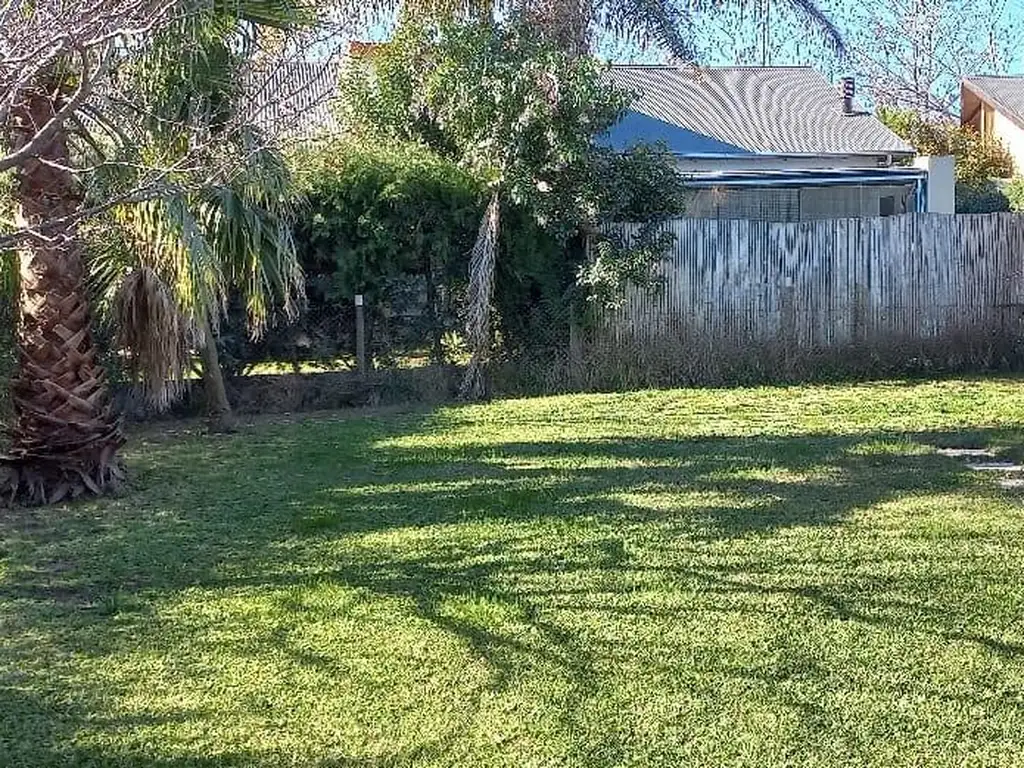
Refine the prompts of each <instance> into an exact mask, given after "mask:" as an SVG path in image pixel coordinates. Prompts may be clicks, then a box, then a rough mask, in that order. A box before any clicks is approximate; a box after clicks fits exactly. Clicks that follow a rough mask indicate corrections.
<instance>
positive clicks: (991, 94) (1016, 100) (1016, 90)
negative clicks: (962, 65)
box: [963, 75, 1024, 126]
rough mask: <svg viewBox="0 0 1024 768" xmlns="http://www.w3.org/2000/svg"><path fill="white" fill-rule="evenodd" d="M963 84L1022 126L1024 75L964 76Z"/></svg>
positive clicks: (1023, 121)
mask: <svg viewBox="0 0 1024 768" xmlns="http://www.w3.org/2000/svg"><path fill="white" fill-rule="evenodd" d="M963 86H964V88H965V89H967V90H969V91H971V92H972V93H973V94H974V95H975V96H977V97H978V98H979V99H982V100H983V101H987V102H988V103H989V104H991V105H992V106H993V107H995V108H996V109H998V110H999V111H1000V112H1002V113H1003V114H1005V115H1006V116H1007V117H1009V118H1011V119H1012V120H1013V121H1014V122H1016V123H1017V124H1018V125H1021V126H1024V75H1004V76H997V75H988V76H984V77H981V76H975V77H965V78H964V80H963Z"/></svg>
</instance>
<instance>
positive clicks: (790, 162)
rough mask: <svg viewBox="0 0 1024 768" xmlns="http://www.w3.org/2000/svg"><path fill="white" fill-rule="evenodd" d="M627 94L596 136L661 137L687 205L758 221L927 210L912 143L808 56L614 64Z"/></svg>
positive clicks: (629, 140)
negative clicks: (752, 61) (619, 116)
mask: <svg viewBox="0 0 1024 768" xmlns="http://www.w3.org/2000/svg"><path fill="white" fill-rule="evenodd" d="M610 76H611V79H612V80H613V81H614V82H615V83H616V84H617V85H619V86H622V87H624V88H627V89H628V90H630V91H632V92H633V93H634V94H635V95H636V100H635V101H634V102H633V105H632V107H631V109H630V110H629V111H628V112H627V114H626V116H625V118H624V119H623V120H622V121H621V122H620V123H619V124H618V125H616V126H615V127H614V128H612V129H611V131H609V133H608V134H607V135H606V136H605V137H604V140H605V142H606V143H607V144H609V145H610V146H612V147H614V148H616V149H620V150H625V149H628V148H629V147H630V146H633V145H636V144H639V143H660V144H662V145H663V146H664V147H665V148H666V149H667V150H668V151H669V152H671V153H672V155H673V156H674V158H675V163H676V166H677V168H678V169H679V172H680V173H683V174H686V176H687V178H688V184H689V185H690V186H691V187H692V188H693V190H694V195H693V199H692V200H691V202H690V204H689V205H688V213H687V215H689V216H693V217H702V218H741V219H758V220H767V221H801V220H808V219H823V218H838V217H865V216H886V215H894V214H900V213H909V212H915V211H923V210H928V209H929V208H928V205H927V192H926V187H927V179H928V175H929V173H928V170H927V169H923V168H914V167H907V166H906V165H901V164H900V163H901V161H902V162H903V163H905V162H906V161H907V160H908V159H910V158H913V157H914V155H915V151H914V148H913V147H911V146H910V145H909V144H907V143H906V142H905V141H903V140H902V139H901V138H899V137H898V136H897V135H896V134H895V133H893V132H892V131H891V130H889V129H888V128H887V127H886V126H885V125H883V124H882V123H881V121H879V120H878V119H877V118H876V117H875V116H874V115H872V114H870V113H869V112H866V111H863V110H860V109H858V108H857V106H856V104H855V102H854V95H855V94H854V92H853V81H852V80H850V79H847V80H844V81H843V84H842V88H837V87H836V86H834V85H832V84H831V83H829V82H828V81H827V80H826V79H825V78H824V77H823V76H822V75H820V74H819V73H817V72H815V71H814V70H813V69H809V68H806V67H702V68H699V69H697V68H693V67H678V66H651V65H613V66H612V67H611V69H610Z"/></svg>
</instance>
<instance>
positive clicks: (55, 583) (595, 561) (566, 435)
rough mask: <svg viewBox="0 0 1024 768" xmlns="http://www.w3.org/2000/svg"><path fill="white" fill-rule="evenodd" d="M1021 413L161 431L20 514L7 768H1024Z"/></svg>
mask: <svg viewBox="0 0 1024 768" xmlns="http://www.w3.org/2000/svg"><path fill="white" fill-rule="evenodd" d="M1021 389H1022V383H1021V382H1018V381H1015V380H1004V379H992V380H978V381H947V382H938V383H926V384H901V383H890V384H872V385H857V386H822V387H792V388H765V389H737V390H697V391H676V392H639V393H633V394H626V395H592V396H566V397H557V398H544V399H535V400H522V401H506V402H496V403H492V404H488V405H481V406H469V407H457V408H456V407H453V408H446V409H442V410H439V411H434V412H406V413H401V412H392V413H372V412H367V413H353V414H349V415H339V416H337V417H331V418H319V419H314V420H309V421H305V422H300V423H264V424H261V425H258V426H253V427H251V428H248V429H246V430H244V431H243V432H242V433H241V434H238V435H234V436H231V437H208V436H204V435H201V434H199V433H193V432H191V431H189V430H188V429H187V428H179V432H178V434H175V435H173V436H167V435H161V434H155V433H154V434H147V435H143V436H141V437H140V438H139V439H136V441H135V442H134V443H133V445H132V447H131V449H130V454H129V455H130V461H131V466H132V469H133V475H134V480H133V487H132V489H131V491H130V492H129V493H128V494H127V495H126V496H124V497H123V498H120V499H114V500H107V501H103V502H93V503H88V504H80V505H73V506H68V507H64V508H60V509H53V510H45V511H18V512H14V513H5V516H4V517H3V518H0V766H3V767H4V768H7V766H12V767H13V766H50V765H62V766H63V765H68V766H103V767H106V766H115V765H124V766H144V765H155V766H165V767H167V766H173V767H174V768H182V767H184V766H202V767H204V768H206V767H212V766H242V765H253V766H261V767H262V766H268V767H269V766H287V765H296V766H370V765H382V766H384V765H387V766H403V765H410V766H411V765H417V766H419V765H423V766H452V765H459V766H463V765H464V766H627V765H635V766H682V765H707V766H719V765H750V766H773V765H779V766H781V765H801V766H803V765H812V766H837V765H844V766H846V765H854V766H924V765H927V766H933V765H934V766H961V765H1005V766H1013V765H1019V764H1020V756H1021V755H1022V754H1024V727H1022V725H1021V724H1022V722H1024V618H1022V617H1024V575H1022V572H1024V569H1022V567H1021V563H1024V507H1022V504H1021V498H1020V497H1019V496H1017V495H1014V494H1013V493H1011V492H1007V491H1004V490H1001V489H1000V488H999V487H998V486H997V484H996V483H995V478H993V477H991V476H988V475H986V476H981V473H972V472H970V471H969V470H967V469H966V467H965V465H964V463H963V462H962V461H959V460H956V459H952V458H948V457H945V456H942V455H940V454H938V453H937V452H936V448H937V447H939V446H954V445H957V446H976V447H993V448H994V449H996V450H1000V451H1006V452H1008V453H1010V454H1016V453H1017V452H1019V448H1018V447H1017V446H1018V444H1019V442H1020V435H1021V432H1020V425H1021V423H1022V421H1024V399H1022V398H1021V396H1020V392H1021Z"/></svg>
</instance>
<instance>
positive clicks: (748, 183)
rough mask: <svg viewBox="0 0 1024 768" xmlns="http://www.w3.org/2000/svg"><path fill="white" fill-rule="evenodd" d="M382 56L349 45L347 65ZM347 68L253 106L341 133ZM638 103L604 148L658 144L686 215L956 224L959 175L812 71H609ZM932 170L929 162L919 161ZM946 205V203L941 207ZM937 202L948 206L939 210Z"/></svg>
mask: <svg viewBox="0 0 1024 768" xmlns="http://www.w3.org/2000/svg"><path fill="white" fill-rule="evenodd" d="M379 47H380V44H375V43H371V44H367V43H359V42H354V43H352V46H351V49H350V51H349V54H348V55H349V56H350V57H364V56H368V55H372V53H373V52H374V51H375V50H378V49H379ZM343 61H344V59H333V60H326V61H319V62H301V61H296V62H290V63H288V64H287V65H286V66H285V67H283V68H282V69H281V70H280V72H278V73H275V79H274V81H273V82H272V83H271V87H269V88H268V89H267V92H266V93H265V94H264V95H263V97H262V98H259V99H257V100H256V103H257V104H258V105H259V106H260V108H261V109H262V110H263V112H264V114H263V117H264V119H265V120H266V121H267V122H268V123H272V124H273V125H275V126H283V128H282V129H283V130H284V131H285V132H287V133H288V134H290V135H291V136H293V137H295V136H298V137H300V138H305V137H314V136H318V135H324V134H325V133H332V132H337V131H338V130H339V129H340V125H339V124H338V122H337V119H336V118H335V116H334V108H333V101H334V100H335V99H336V97H337V89H338V83H339V71H340V68H341V66H342V64H343ZM609 77H610V78H611V79H612V81H613V82H615V83H616V84H617V85H619V86H621V87H623V88H626V89H627V90H629V91H630V92H632V93H633V94H635V96H636V99H635V101H634V102H633V104H632V106H631V108H630V109H629V110H628V111H627V113H626V115H625V117H624V118H623V119H622V121H621V122H619V123H618V124H617V125H616V126H614V127H613V128H612V129H611V130H610V131H609V132H608V133H607V134H606V135H605V136H603V137H602V139H601V140H602V141H603V142H604V143H605V144H606V145H607V146H611V147H613V148H616V149H619V150H625V149H628V148H629V147H631V146H634V145H637V144H641V143H648V144H660V145H662V146H663V147H664V148H665V149H666V150H667V151H668V152H670V153H671V154H672V156H673V157H674V162H675V165H676V167H677V169H678V170H679V172H680V173H682V174H685V176H686V178H687V184H688V185H689V186H690V187H691V188H692V189H693V197H692V199H691V200H690V202H689V204H688V206H687V215H689V216H692V217H701V218H741V219H758V220H765V221H802V220H810V219H825V218H841V217H867V216H891V215H896V214H901V213H912V212H918V211H928V210H939V211H945V210H948V211H949V212H952V189H953V181H952V165H951V164H949V165H948V166H947V165H943V164H941V163H938V164H936V163H934V162H932V160H935V159H934V158H933V159H931V160H928V161H927V162H925V163H923V164H921V167H911V166H908V165H907V164H906V163H907V161H908V160H909V159H911V158H913V157H914V156H915V151H914V148H913V147H911V146H910V145H909V144H907V143H906V142H905V141H903V140H902V139H900V138H899V137H898V136H897V135H896V134H895V133H893V132H892V131H890V130H889V129H888V128H887V127H886V126H885V125H883V124H882V123H881V121H879V120H878V119H877V118H876V117H875V116H874V115H872V114H870V113H869V112H866V111H863V110H860V109H858V108H857V106H856V103H855V101H854V96H855V94H854V92H853V81H852V80H849V79H847V80H844V82H843V86H842V88H838V87H836V86H834V85H832V84H831V83H829V82H828V80H826V79H825V78H824V77H823V76H822V75H820V74H819V73H817V72H815V71H814V70H813V69H810V68H807V67H702V68H694V67H680V66H667V65H612V66H611V67H610V68H609ZM922 160H924V159H922ZM946 200H948V202H943V201H946ZM935 201H939V202H938V203H937V204H934V203H935Z"/></svg>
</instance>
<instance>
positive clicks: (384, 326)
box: [271, 140, 483, 362]
mask: <svg viewBox="0 0 1024 768" xmlns="http://www.w3.org/2000/svg"><path fill="white" fill-rule="evenodd" d="M292 161H293V167H294V169H295V176H296V181H297V183H298V186H299V189H300V190H301V193H302V194H303V196H304V198H305V205H304V207H303V215H302V217H301V219H300V221H299V223H298V225H297V226H296V228H295V240H296V247H297V250H298V253H299V257H300V259H301V262H302V266H303V269H304V270H305V273H306V293H307V298H308V302H309V309H308V311H307V313H306V316H305V318H304V322H305V328H304V329H303V332H304V333H305V334H306V336H307V337H308V340H309V342H310V343H311V344H313V345H314V346H319V345H320V342H321V341H322V340H324V339H338V338H342V339H346V337H348V340H347V341H343V345H344V346H345V347H347V349H348V351H349V352H351V346H352V345H351V339H350V336H351V329H352V327H353V321H352V315H353V309H352V307H353V299H354V297H355V296H356V295H357V294H362V295H363V296H364V297H365V301H366V306H367V308H368V309H367V311H368V315H369V318H370V320H371V321H372V322H371V335H372V337H375V338H377V339H378V341H381V343H378V344H377V357H378V358H379V361H382V362H386V361H385V360H383V358H385V357H387V355H386V354H385V353H386V351H387V349H394V348H396V347H403V346H405V347H410V346H412V347H415V346H426V342H429V343H430V346H431V347H432V348H433V349H434V350H435V352H436V351H438V350H440V349H441V343H440V340H441V337H442V336H443V335H444V333H445V332H446V331H449V330H454V329H455V328H457V326H458V319H457V315H456V311H455V310H456V307H457V301H456V298H457V296H458V294H459V291H460V286H461V285H462V284H463V283H464V282H465V276H466V271H467V263H468V254H469V252H470V250H471V248H472V246H473V241H474V238H475V236H476V228H477V224H478V223H479V220H480V213H481V211H482V209H483V208H482V203H481V201H482V197H483V192H482V188H481V186H480V185H479V184H478V183H477V182H476V181H475V180H474V179H473V178H472V177H471V176H470V175H469V174H468V173H466V172H465V171H464V170H462V169H461V168H460V167H459V166H457V165H456V164H455V163H454V162H452V161H450V160H446V159H444V158H442V157H440V156H438V155H437V154H435V153H434V152H432V151H430V150H428V149H426V148H424V147H422V146H420V145H417V144H412V143H405V144H394V145H392V146H389V147H388V146H372V147H371V146H364V145H360V144H357V143H355V142H352V141H343V140H334V141H328V142H322V143H319V144H317V145H311V146H307V147H305V148H304V149H303V150H302V151H300V152H299V153H297V154H296V155H295V156H294V157H293V158H292ZM384 336H387V344H386V345H385V344H384V343H383V341H382V339H383V337H384ZM371 340H372V339H371ZM271 341H272V339H271ZM340 351H344V350H334V354H337V353H338V352H340ZM325 352H326V351H325Z"/></svg>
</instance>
